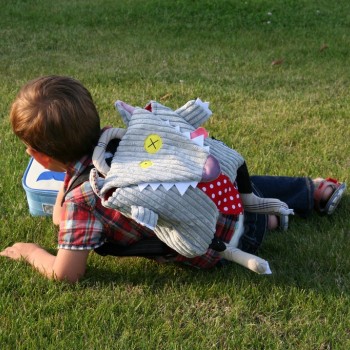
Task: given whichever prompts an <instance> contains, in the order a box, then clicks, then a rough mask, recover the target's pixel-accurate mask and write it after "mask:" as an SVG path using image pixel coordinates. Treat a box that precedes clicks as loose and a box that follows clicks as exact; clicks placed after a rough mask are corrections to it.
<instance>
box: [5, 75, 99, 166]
mask: <svg viewBox="0 0 350 350" xmlns="http://www.w3.org/2000/svg"><path fill="white" fill-rule="evenodd" d="M10 119H11V124H12V129H13V131H14V133H15V134H16V135H17V136H18V137H19V138H20V139H21V140H22V141H23V142H24V143H25V144H26V145H27V146H30V147H31V148H32V149H34V150H36V151H38V152H41V153H44V154H46V155H48V156H50V157H52V158H54V159H56V160H58V161H60V162H62V163H68V162H72V161H77V160H79V159H80V158H81V157H83V156H84V155H86V154H89V153H91V152H92V151H93V149H94V146H96V144H97V142H98V139H99V136H100V118H99V115H98V113H97V110H96V107H95V105H94V102H93V100H92V97H91V95H90V93H89V91H88V90H87V89H86V88H85V87H84V86H83V85H82V84H81V83H80V82H79V81H77V80H75V79H73V78H69V77H64V76H45V77H40V78H37V79H35V80H32V81H30V82H29V83H27V84H26V85H25V86H23V87H22V89H21V90H20V91H19V93H18V95H17V97H16V99H15V101H14V103H13V105H12V108H11V113H10Z"/></svg>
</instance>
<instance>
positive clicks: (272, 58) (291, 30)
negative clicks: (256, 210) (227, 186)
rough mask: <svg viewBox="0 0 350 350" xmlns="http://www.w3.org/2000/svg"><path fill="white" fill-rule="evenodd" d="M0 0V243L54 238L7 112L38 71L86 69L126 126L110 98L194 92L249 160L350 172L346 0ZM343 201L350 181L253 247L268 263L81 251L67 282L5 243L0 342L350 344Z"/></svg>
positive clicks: (172, 100) (66, 345) (261, 166)
mask: <svg viewBox="0 0 350 350" xmlns="http://www.w3.org/2000/svg"><path fill="white" fill-rule="evenodd" d="M0 2H1V11H0V35H1V37H0V39H1V40H0V81H1V83H0V128H1V136H0V159H1V160H0V162H1V166H0V198H1V200H0V219H1V221H0V249H3V248H5V247H6V246H8V245H10V244H12V243H14V242H17V241H31V242H37V243H39V244H40V245H42V246H44V247H45V248H47V249H49V250H50V251H52V252H54V251H55V248H56V228H55V227H54V226H53V224H52V223H51V222H50V220H49V219H48V218H34V217H31V216H30V215H29V213H28V206H27V202H26V197H25V193H24V191H23V188H22V185H21V177H22V175H23V172H24V169H25V167H26V165H27V162H28V157H27V156H26V154H25V153H24V150H25V148H24V146H23V145H21V143H20V142H19V141H18V140H17V139H16V138H15V137H14V136H13V135H12V133H11V130H10V125H9V121H8V111H9V108H10V104H11V101H12V100H13V99H14V97H15V95H16V93H17V91H18V89H19V87H20V86H21V85H22V84H24V83H25V82H26V81H28V80H29V79H32V78H35V77H37V76H40V75H44V74H63V75H70V76H74V77H75V78H77V79H79V80H81V81H82V82H83V83H84V84H85V85H86V86H87V87H88V89H89V90H90V91H91V93H92V95H93V97H94V99H95V102H96V104H97V106H98V109H99V112H100V115H101V118H102V121H103V124H104V125H105V124H113V125H115V126H122V122H121V119H120V118H119V116H118V115H117V113H116V112H115V110H114V107H113V103H114V101H115V100H116V99H121V100H124V101H126V102H128V103H130V104H134V105H144V104H145V103H146V102H147V101H149V100H151V99H153V100H158V101H159V102H161V103H163V104H166V105H168V106H170V107H172V108H177V107H179V106H181V105H183V104H184V103H185V102H186V101H188V100H190V99H193V98H195V97H200V98H201V99H202V100H207V101H210V103H211V109H212V110H213V112H214V115H213V116H212V118H211V119H210V120H209V121H208V122H207V124H206V128H207V129H208V130H209V131H210V133H211V135H215V136H216V137H217V138H221V139H222V140H224V141H225V142H226V143H227V144H229V145H230V146H232V147H234V148H235V149H237V150H239V152H240V153H242V154H243V155H244V156H245V158H246V159H247V163H248V166H249V168H250V172H251V173H252V174H270V175H291V176H311V177H317V176H325V177H327V176H331V177H335V178H338V179H339V180H340V181H346V182H347V183H349V182H350V176H349V174H350V173H349V168H350V143H349V137H350V128H349V120H350V119H349V116H350V98H349V96H350V95H349V86H350V76H349V66H350V36H349V33H350V3H349V1H347V0H340V1H336V2H332V3H330V2H329V1H328V0H327V1H326V0H319V1H311V0H299V1H297V0H284V1H279V0H275V1H273V0H247V1H237V0H191V1H190V0H147V1H146V0H125V1H121V0H119V1H116V0H100V1H91V0H77V1H67V0H59V1H44V0H32V1H26V0H14V1H2V0H0ZM349 212H350V200H349V195H347V196H346V197H345V198H344V200H343V202H342V205H341V207H340V208H339V210H337V212H336V213H335V214H334V216H332V217H323V218H320V217H319V216H318V215H316V214H315V215H313V216H312V217H311V218H310V219H308V220H303V219H300V218H292V222H291V224H290V229H289V231H288V232H287V233H279V232H275V233H271V234H270V235H269V237H267V239H266V241H265V242H264V245H263V247H262V249H261V250H260V251H259V254H260V256H262V257H263V258H265V259H267V260H268V261H269V262H270V266H271V269H272V271H273V274H272V275H271V276H259V275H255V274H254V273H252V272H250V271H248V270H246V269H244V268H242V267H240V266H238V265H234V264H232V265H228V266H226V267H224V268H222V269H215V270H212V271H209V272H208V271H194V270H192V269H189V268H184V267H179V266H174V265H157V264H156V263H154V262H152V261H147V260H144V259H139V258H135V259H115V258H109V257H108V258H101V257H99V256H97V255H94V254H90V255H91V256H90V257H89V268H88V273H87V276H86V278H85V279H84V280H83V281H82V282H81V283H79V284H76V285H73V286H71V285H67V284H65V283H55V282H52V281H47V280H45V279H44V278H43V277H41V276H40V275H39V274H38V273H37V272H36V271H34V270H32V268H31V267H29V266H27V265H26V264H24V263H22V262H14V261H9V260H7V259H4V258H2V259H0V269H1V279H0V348H1V349H4V350H5V349H11V350H12V349H26V350H27V349H164V350H171V349H174V350H175V349H176V350H179V349H188V350H194V349H201V350H202V349H283V350H284V349H322V350H325V349H349V348H350V295H349V290H350V258H349V247H350V215H349Z"/></svg>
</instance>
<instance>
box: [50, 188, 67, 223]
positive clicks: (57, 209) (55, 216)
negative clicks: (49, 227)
mask: <svg viewBox="0 0 350 350" xmlns="http://www.w3.org/2000/svg"><path fill="white" fill-rule="evenodd" d="M63 196H64V188H63V184H62V186H61V188H60V190H59V191H58V194H57V198H56V202H55V206H54V208H53V213H52V221H53V223H54V224H55V225H59V224H60V220H61V209H62V206H61V202H62V198H63Z"/></svg>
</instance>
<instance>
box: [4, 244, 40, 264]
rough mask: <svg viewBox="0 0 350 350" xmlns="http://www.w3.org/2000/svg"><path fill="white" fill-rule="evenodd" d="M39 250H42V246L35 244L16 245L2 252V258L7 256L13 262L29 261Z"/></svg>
mask: <svg viewBox="0 0 350 350" xmlns="http://www.w3.org/2000/svg"><path fill="white" fill-rule="evenodd" d="M38 248H40V246H39V245H37V244H35V243H15V244H14V245H12V246H10V247H7V248H5V249H4V250H3V251H2V252H0V256H5V257H7V258H10V259H13V260H20V259H26V260H28V258H29V257H30V255H31V254H32V253H33V252H34V251H35V250H37V249H38Z"/></svg>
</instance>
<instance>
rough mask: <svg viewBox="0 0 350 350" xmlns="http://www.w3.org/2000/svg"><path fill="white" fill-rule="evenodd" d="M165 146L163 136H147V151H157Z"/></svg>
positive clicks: (145, 145)
mask: <svg viewBox="0 0 350 350" xmlns="http://www.w3.org/2000/svg"><path fill="white" fill-rule="evenodd" d="M162 146H163V141H162V138H161V137H160V136H159V135H157V134H151V135H148V136H147V137H146V140H145V143H144V148H145V151H146V152H147V153H157V152H158V151H159V150H160V149H161V148H162Z"/></svg>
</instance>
